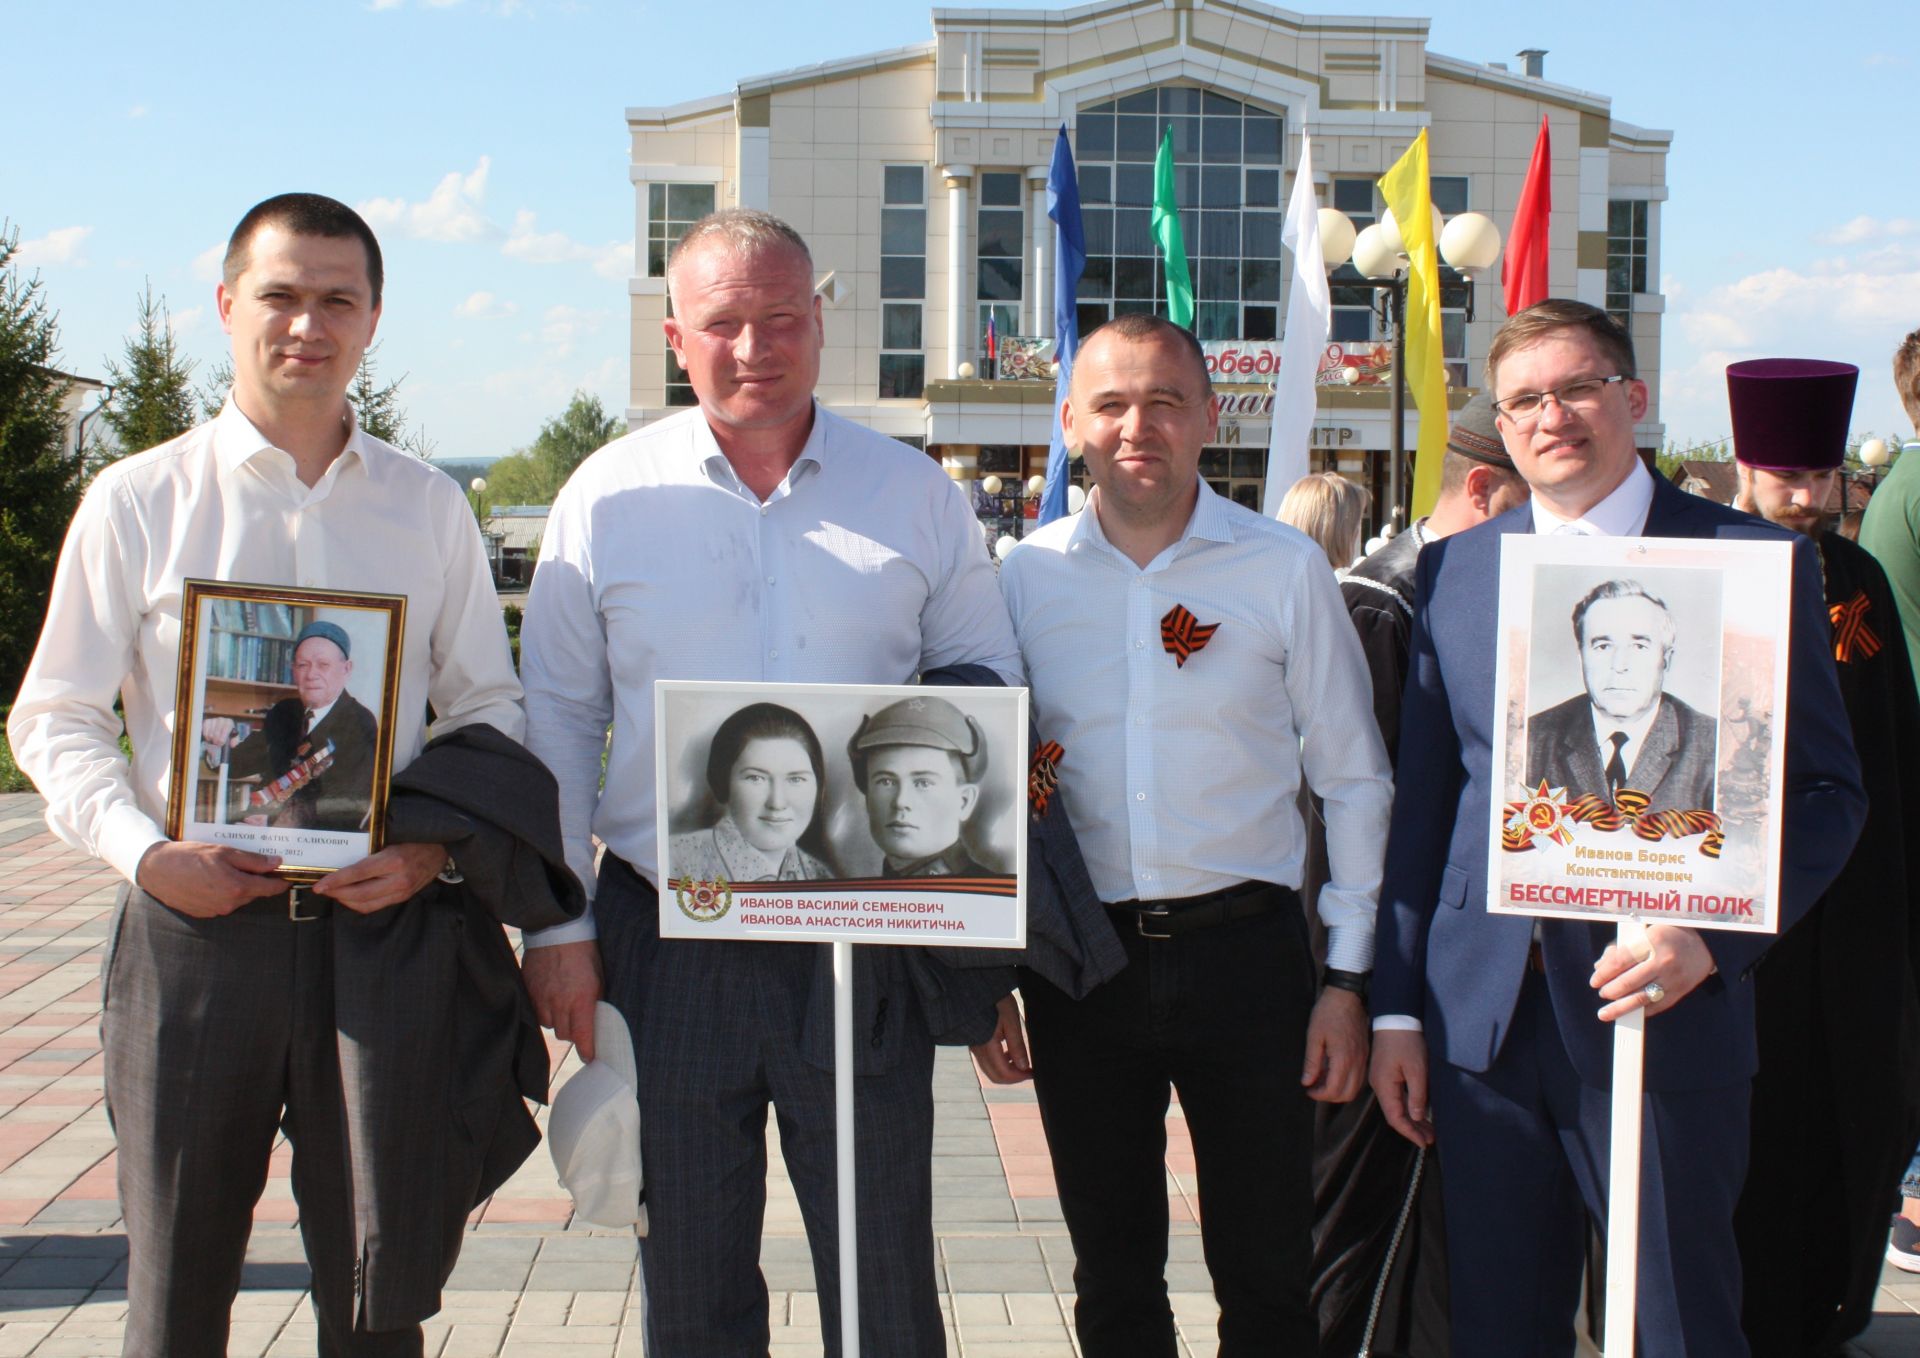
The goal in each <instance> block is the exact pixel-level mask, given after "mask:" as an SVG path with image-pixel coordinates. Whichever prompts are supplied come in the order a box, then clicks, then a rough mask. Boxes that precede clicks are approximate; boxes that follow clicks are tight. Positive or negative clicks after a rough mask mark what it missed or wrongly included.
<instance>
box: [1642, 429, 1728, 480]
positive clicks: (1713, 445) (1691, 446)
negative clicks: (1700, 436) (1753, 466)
mask: <svg viewBox="0 0 1920 1358" xmlns="http://www.w3.org/2000/svg"><path fill="white" fill-rule="evenodd" d="M1732 460H1733V443H1732V441H1731V440H1729V439H1713V440H1711V441H1709V442H1693V443H1684V444H1683V443H1674V442H1672V441H1671V440H1669V441H1668V443H1667V446H1666V447H1664V448H1662V449H1661V450H1660V451H1659V452H1658V453H1655V454H1654V457H1653V466H1654V471H1655V473H1656V474H1657V475H1658V476H1659V477H1660V478H1661V479H1662V480H1663V481H1671V480H1673V474H1674V473H1675V472H1676V471H1678V470H1679V469H1680V464H1681V463H1682V462H1731V461H1732Z"/></svg>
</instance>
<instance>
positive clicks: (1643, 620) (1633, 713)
mask: <svg viewBox="0 0 1920 1358" xmlns="http://www.w3.org/2000/svg"><path fill="white" fill-rule="evenodd" d="M1573 640H1574V644H1575V645H1576V646H1578V647H1579V648H1580V674H1581V677H1582V679H1583V680H1584V681H1585V684H1586V692H1585V693H1584V694H1579V695H1576V696H1574V697H1572V698H1569V699H1567V700H1566V701H1565V702H1563V703H1560V704H1558V705H1556V706H1554V707H1550V708H1548V709H1547V710H1546V711H1544V712H1536V713H1534V714H1533V715H1532V716H1530V717H1528V718H1527V786H1529V787H1537V786H1538V785H1539V784H1540V783H1542V782H1544V783H1546V785H1547V786H1548V787H1550V788H1564V789H1566V792H1567V795H1568V796H1569V797H1578V796H1581V795H1582V794H1586V793H1592V794H1594V795H1596V796H1601V797H1605V798H1606V799H1607V800H1609V801H1613V800H1615V799H1617V798H1618V797H1619V795H1620V793H1621V792H1623V791H1626V790H1629V789H1631V790H1633V791H1636V792H1643V793H1645V794H1646V796H1647V801H1648V805H1649V806H1651V807H1652V808H1653V809H1654V810H1657V811H1694V810H1700V811H1711V810H1713V780H1714V750H1715V747H1716V738H1715V731H1714V724H1713V718H1711V717H1708V716H1703V715H1702V714H1701V713H1699V712H1696V711H1695V710H1694V709H1693V708H1691V707H1689V706H1687V705H1686V704H1685V703H1683V702H1681V701H1680V700H1679V699H1678V698H1676V697H1674V696H1673V695H1672V694H1671V693H1668V692H1667V691H1666V683H1667V673H1668V671H1669V670H1670V669H1671V668H1672V666H1673V647H1674V640H1675V633H1674V626H1673V613H1672V611H1671V610H1670V609H1669V608H1668V607H1667V605H1666V603H1665V601H1664V600H1661V599H1659V598H1656V597H1655V596H1654V595H1652V594H1650V593H1648V592H1647V589H1646V587H1645V586H1644V585H1642V584H1640V582H1639V581H1637V580H1604V581H1602V582H1601V583H1600V584H1598V585H1595V586H1594V587H1593V588H1592V589H1591V590H1589V591H1588V592H1587V593H1586V595H1585V596H1584V597H1582V598H1581V600H1580V602H1579V603H1577V604H1575V605H1574V607H1573Z"/></svg>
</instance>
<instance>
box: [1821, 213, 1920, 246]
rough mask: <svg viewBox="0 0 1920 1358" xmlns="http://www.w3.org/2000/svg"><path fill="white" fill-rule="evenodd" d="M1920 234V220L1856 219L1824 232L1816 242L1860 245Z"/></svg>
mask: <svg viewBox="0 0 1920 1358" xmlns="http://www.w3.org/2000/svg"><path fill="white" fill-rule="evenodd" d="M1916 232H1920V220H1916V219H1915V218H1912V217H1886V218H1880V217H1866V216H1861V217H1855V218H1854V219H1853V220H1852V221H1850V222H1847V223H1845V224H1844V225H1841V226H1836V227H1834V228H1833V229H1832V230H1830V231H1822V232H1821V233H1819V234H1818V235H1817V236H1815V237H1814V240H1816V241H1818V242H1819V243H1820V244H1821V245H1859V244H1861V243H1862V242H1864V241H1876V240H1898V239H1900V238H1901V237H1903V236H1911V235H1913V234H1915V233H1916Z"/></svg>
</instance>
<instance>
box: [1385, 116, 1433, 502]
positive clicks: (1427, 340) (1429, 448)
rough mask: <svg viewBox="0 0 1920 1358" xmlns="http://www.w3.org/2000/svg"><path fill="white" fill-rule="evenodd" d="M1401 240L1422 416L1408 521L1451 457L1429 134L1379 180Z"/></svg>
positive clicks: (1410, 371)
mask: <svg viewBox="0 0 1920 1358" xmlns="http://www.w3.org/2000/svg"><path fill="white" fill-rule="evenodd" d="M1380 194H1381V196H1382V197H1383V198H1385V199H1386V200H1387V207H1388V208H1389V209H1390V210H1391V211H1392V213H1393V220H1394V221H1395V223H1397V224H1398V225H1399V227H1400V239H1401V241H1403V242H1404V243H1405V245H1406V248H1407V261H1408V278H1407V320H1406V326H1407V371H1406V381H1407V390H1408V391H1410V392H1411V393H1412V394H1413V404H1414V408H1415V409H1417V410H1418V411H1419V412H1420V438H1419V442H1418V444H1417V445H1416V447H1415V451H1414V459H1413V503H1412V505H1411V506H1410V509H1409V521H1411V520H1412V519H1417V518H1419V517H1420V516H1421V515H1423V514H1427V513H1431V512H1432V510H1433V502H1434V501H1435V500H1437V499H1439V498H1440V463H1441V461H1442V460H1443V459H1444V458H1445V457H1446V455H1447V420H1448V412H1447V378H1446V359H1445V354H1446V340H1445V337H1444V336H1443V335H1442V334H1441V330H1440V256H1439V253H1438V251H1437V249H1436V246H1437V244H1438V242H1436V241H1435V240H1434V238H1433V206H1432V204H1433V195H1432V191H1431V190H1430V188H1429V187H1428V183H1427V132H1426V129H1425V128H1422V129H1421V130H1420V135H1419V136H1417V137H1415V138H1414V139H1413V145H1412V146H1409V147H1408V148H1407V153H1406V154H1405V155H1404V156H1402V157H1400V159H1399V160H1398V161H1397V162H1395V164H1394V167H1393V168H1392V169H1391V170H1388V171H1387V172H1386V173H1385V174H1384V175H1382V176H1381V177H1380Z"/></svg>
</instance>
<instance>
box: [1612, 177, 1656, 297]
mask: <svg viewBox="0 0 1920 1358" xmlns="http://www.w3.org/2000/svg"><path fill="white" fill-rule="evenodd" d="M1646 290H1647V201H1646V199H1644V198H1616V199H1614V200H1613V201H1612V202H1610V203H1608V204H1607V310H1608V311H1609V312H1610V313H1612V315H1613V318H1614V319H1615V320H1616V321H1618V322H1620V324H1622V325H1627V324H1629V323H1630V321H1631V318H1632V315H1633V294H1634V293H1636V292H1645V291H1646Z"/></svg>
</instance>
